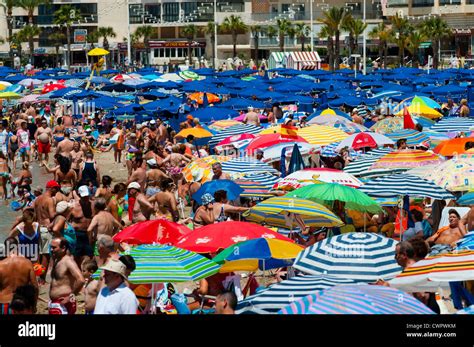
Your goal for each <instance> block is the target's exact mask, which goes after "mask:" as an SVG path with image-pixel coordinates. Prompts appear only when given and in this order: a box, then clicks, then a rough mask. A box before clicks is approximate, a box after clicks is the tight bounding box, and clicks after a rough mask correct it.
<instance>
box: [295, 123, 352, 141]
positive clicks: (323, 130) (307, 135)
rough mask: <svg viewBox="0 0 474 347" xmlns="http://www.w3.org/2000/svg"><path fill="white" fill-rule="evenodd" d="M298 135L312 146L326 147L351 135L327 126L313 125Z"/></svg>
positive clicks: (303, 129) (300, 130)
mask: <svg viewBox="0 0 474 347" xmlns="http://www.w3.org/2000/svg"><path fill="white" fill-rule="evenodd" d="M298 135H299V136H301V137H302V138H304V139H305V140H306V141H308V142H309V143H310V144H312V145H320V146H326V145H328V144H330V143H333V142H337V141H342V140H344V139H345V138H346V137H348V136H349V135H348V134H346V133H345V132H344V131H342V130H339V129H337V128H333V127H330V126H326V125H312V126H309V127H305V128H301V129H299V130H298Z"/></svg>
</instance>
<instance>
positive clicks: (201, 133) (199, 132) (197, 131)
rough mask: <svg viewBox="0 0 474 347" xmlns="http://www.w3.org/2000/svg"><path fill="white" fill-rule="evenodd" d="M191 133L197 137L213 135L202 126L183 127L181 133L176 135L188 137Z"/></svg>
mask: <svg viewBox="0 0 474 347" xmlns="http://www.w3.org/2000/svg"><path fill="white" fill-rule="evenodd" d="M189 135H193V136H194V137H196V138H203V137H212V136H213V135H212V133H211V132H209V131H207V130H206V129H202V128H188V129H183V130H181V131H180V132H179V133H177V134H176V136H175V137H182V138H186V137H188V136H189Z"/></svg>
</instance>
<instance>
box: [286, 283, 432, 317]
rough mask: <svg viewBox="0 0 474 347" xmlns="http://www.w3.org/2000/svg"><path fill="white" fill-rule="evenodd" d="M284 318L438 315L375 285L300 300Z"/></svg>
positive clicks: (405, 295)
mask: <svg viewBox="0 0 474 347" xmlns="http://www.w3.org/2000/svg"><path fill="white" fill-rule="evenodd" d="M278 313H280V314H434V312H433V311H432V310H430V309H429V308H428V307H427V306H425V305H424V304H423V303H422V302H421V301H419V300H417V299H415V298H414V297H413V296H412V295H410V294H408V293H405V292H402V291H400V290H398V289H395V288H390V287H384V286H374V285H367V284H365V285H340V286H335V287H332V288H329V289H326V290H320V291H318V292H316V293H315V294H311V295H308V296H306V297H304V298H303V299H299V300H297V301H295V302H293V303H292V304H290V305H289V306H286V307H284V308H283V309H282V310H281V311H280V312H278Z"/></svg>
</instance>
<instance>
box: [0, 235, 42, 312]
mask: <svg viewBox="0 0 474 347" xmlns="http://www.w3.org/2000/svg"><path fill="white" fill-rule="evenodd" d="M12 248H16V249H18V241H17V240H16V239H15V238H8V239H6V240H5V248H4V249H5V250H6V251H7V255H8V256H7V257H6V258H5V259H3V260H2V261H0V315H1V314H10V313H11V310H10V308H9V304H10V302H11V301H12V298H13V294H14V293H15V290H16V289H17V288H18V287H20V286H24V285H27V284H31V285H33V286H34V287H35V288H36V293H37V295H38V283H37V282H36V275H35V271H34V269H33V264H32V263H31V261H29V260H28V259H27V258H25V257H23V256H21V255H18V253H17V252H16V251H15V250H14V249H12ZM37 298H38V297H36V299H37ZM35 307H36V305H35Z"/></svg>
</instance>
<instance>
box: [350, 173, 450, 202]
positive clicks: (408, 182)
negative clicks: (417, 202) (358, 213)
mask: <svg viewBox="0 0 474 347" xmlns="http://www.w3.org/2000/svg"><path fill="white" fill-rule="evenodd" d="M359 189H360V190H361V191H363V192H364V193H366V194H367V195H369V196H372V197H394V196H405V195H408V196H418V197H428V198H432V199H436V200H444V199H452V198H453V196H452V195H451V194H450V193H448V192H447V191H446V190H445V189H443V188H441V187H440V186H438V185H436V184H435V183H434V182H431V181H428V180H425V179H423V178H420V177H417V176H413V175H408V174H394V175H389V176H384V177H379V178H376V179H373V180H370V181H369V182H367V183H366V184H364V185H363V186H362V187H360V188H359Z"/></svg>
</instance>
